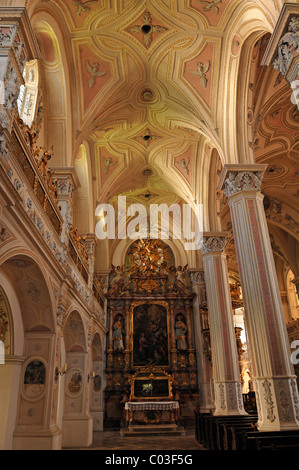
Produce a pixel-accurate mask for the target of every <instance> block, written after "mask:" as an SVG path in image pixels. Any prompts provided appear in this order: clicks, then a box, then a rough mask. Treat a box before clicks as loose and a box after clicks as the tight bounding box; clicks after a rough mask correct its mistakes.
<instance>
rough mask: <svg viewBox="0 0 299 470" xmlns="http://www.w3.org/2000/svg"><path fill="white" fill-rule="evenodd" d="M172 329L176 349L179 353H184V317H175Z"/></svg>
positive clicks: (186, 347) (185, 329)
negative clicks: (173, 330) (173, 328)
mask: <svg viewBox="0 0 299 470" xmlns="http://www.w3.org/2000/svg"><path fill="white" fill-rule="evenodd" d="M174 327H175V338H176V346H177V349H178V350H179V351H186V350H187V349H188V345H187V340H186V334H187V326H186V324H185V323H184V317H183V316H182V315H179V316H178V317H177V320H176V322H175V325H174Z"/></svg>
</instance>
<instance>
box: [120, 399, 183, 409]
mask: <svg viewBox="0 0 299 470" xmlns="http://www.w3.org/2000/svg"><path fill="white" fill-rule="evenodd" d="M125 409H126V410H132V411H148V410H162V411H169V410H178V409H179V403H178V402H177V401H155V402H146V401H140V402H127V403H125Z"/></svg>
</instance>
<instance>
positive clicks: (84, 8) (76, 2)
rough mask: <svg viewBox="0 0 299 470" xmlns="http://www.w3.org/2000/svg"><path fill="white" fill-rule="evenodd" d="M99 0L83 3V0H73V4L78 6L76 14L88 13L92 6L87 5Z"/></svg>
mask: <svg viewBox="0 0 299 470" xmlns="http://www.w3.org/2000/svg"><path fill="white" fill-rule="evenodd" d="M97 1H98V0H88V1H87V2H84V3H81V0H73V5H75V6H76V7H77V10H76V14H77V15H78V16H80V15H81V13H82V12H83V13H88V12H89V11H90V7H89V6H87V5H89V4H90V3H95V2H97Z"/></svg>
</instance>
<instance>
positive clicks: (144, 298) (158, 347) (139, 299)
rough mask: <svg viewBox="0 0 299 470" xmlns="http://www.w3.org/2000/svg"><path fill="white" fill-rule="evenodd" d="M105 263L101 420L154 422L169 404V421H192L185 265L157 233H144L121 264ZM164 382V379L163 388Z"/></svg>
mask: <svg viewBox="0 0 299 470" xmlns="http://www.w3.org/2000/svg"><path fill="white" fill-rule="evenodd" d="M112 268H113V269H112V270H111V272H110V274H109V279H108V283H107V284H108V285H107V286H106V293H105V296H106V299H107V313H108V315H107V316H108V325H107V327H108V336H107V348H106V369H105V373H106V388H105V392H104V396H105V419H104V426H105V427H106V428H117V427H120V428H124V427H126V426H127V425H129V424H130V421H131V425H133V421H132V420H133V418H134V420H135V421H136V420H137V421H138V423H137V421H136V422H135V421H134V425H135V426H136V425H144V424H150V422H152V424H153V423H154V421H157V420H159V423H160V422H162V421H165V420H166V415H167V414H168V418H169V412H171V413H172V414H171V420H170V422H168V423H167V424H168V425H174V423H175V425H176V426H177V424H180V426H185V425H189V424H193V422H194V409H195V408H196V405H197V403H198V387H197V368H196V351H195V348H194V344H195V341H194V329H193V296H194V294H193V293H192V291H191V287H190V280H189V277H188V270H187V266H185V267H181V266H178V267H176V266H175V259H174V255H173V253H172V250H171V249H170V247H169V246H168V245H166V244H165V243H164V242H163V241H162V240H151V239H143V240H137V241H135V242H133V243H132V245H131V246H130V247H129V250H128V252H127V256H126V260H125V264H124V266H122V267H120V266H117V267H114V266H113V267H112ZM151 368H152V369H151ZM153 368H154V369H153ZM158 372H159V374H160V375H159V376H157V373H158ZM147 374H149V375H148V377H147ZM151 374H153V375H151ZM150 375H151V376H150ZM159 377H160V378H159ZM161 377H164V379H165V378H167V380H164V381H163V380H162V378H161ZM147 380H148V382H147ZM166 383H168V384H171V393H170V388H169V389H167V390H168V394H167V395H165V393H166V388H165V389H163V387H166ZM132 387H133V388H132ZM167 402H169V403H171V404H169V405H166V403H167ZM133 403H138V405H137V404H133ZM174 403H176V404H174ZM166 406H168V407H169V409H167V410H166V408H165V407H166ZM140 407H143V408H144V409H141V408H140ZM149 407H150V408H152V409H146V408H149ZM159 407H161V409H159ZM130 413H131V414H130ZM174 416H175V419H174ZM141 418H142V420H143V423H140V420H141ZM150 418H151V419H150ZM145 420H147V421H148V422H147V423H145ZM154 424H155V425H156V424H158V423H157V422H156V423H154ZM165 424H166V423H165Z"/></svg>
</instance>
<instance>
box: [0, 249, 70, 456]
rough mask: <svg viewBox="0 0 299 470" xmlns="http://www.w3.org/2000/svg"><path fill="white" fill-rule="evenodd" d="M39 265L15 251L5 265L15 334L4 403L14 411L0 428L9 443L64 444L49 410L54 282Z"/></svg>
mask: <svg viewBox="0 0 299 470" xmlns="http://www.w3.org/2000/svg"><path fill="white" fill-rule="evenodd" d="M40 266H41V264H39V263H38V262H37V261H36V260H34V259H33V258H31V257H30V256H26V255H14V256H12V257H10V258H8V259H7V260H6V261H4V262H3V264H2V265H1V267H0V274H1V277H0V285H1V289H2V298H3V299H4V304H5V306H6V316H7V321H8V329H7V331H6V334H8V333H9V336H10V338H9V339H8V340H7V337H6V342H5V345H6V348H7V350H6V351H5V357H4V362H5V363H4V365H3V366H2V367H1V379H3V383H5V384H6V393H4V394H1V399H0V400H1V405H0V406H1V408H2V409H4V410H5V414H7V416H9V420H7V422H5V419H4V426H3V427H2V433H1V437H2V443H1V445H3V447H4V448H13V449H17V450H19V449H20V450H21V449H30V448H35V449H38V448H41V449H59V448H60V447H61V432H60V431H59V429H58V427H56V426H55V423H54V422H53V420H52V416H51V414H50V413H49V412H46V410H51V409H52V400H53V394H52V392H53V381H52V380H51V377H53V374H54V370H53V368H54V354H55V338H56V337H55V323H54V317H53V301H52V298H51V293H50V291H49V287H48V284H49V283H48V282H47V281H46V277H45V275H44V273H43V271H42V268H41V267H40ZM7 341H8V344H7ZM1 381H2V380H1ZM41 430H42V431H43V433H41ZM41 434H42V435H41Z"/></svg>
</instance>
